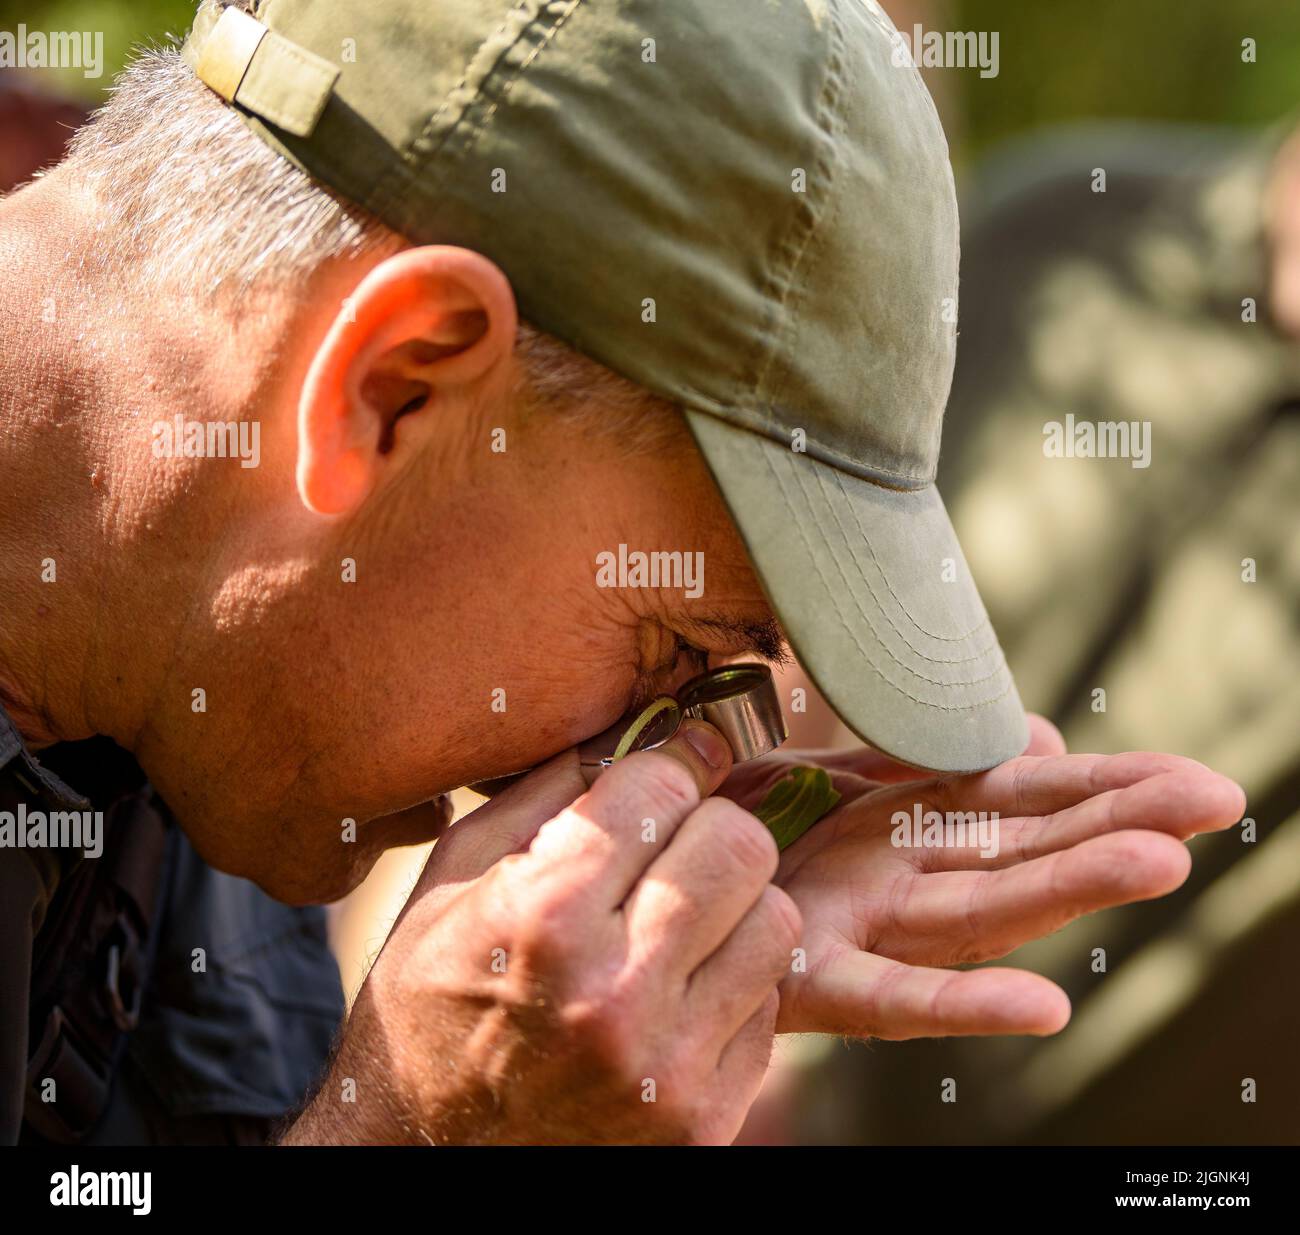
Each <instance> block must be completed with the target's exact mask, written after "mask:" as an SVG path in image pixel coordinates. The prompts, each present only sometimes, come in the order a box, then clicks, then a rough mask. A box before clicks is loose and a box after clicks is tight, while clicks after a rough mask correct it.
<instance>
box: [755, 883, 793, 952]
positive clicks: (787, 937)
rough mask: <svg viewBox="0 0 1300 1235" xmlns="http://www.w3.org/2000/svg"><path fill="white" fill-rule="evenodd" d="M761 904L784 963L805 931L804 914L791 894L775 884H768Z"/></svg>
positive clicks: (770, 933)
mask: <svg viewBox="0 0 1300 1235" xmlns="http://www.w3.org/2000/svg"><path fill="white" fill-rule="evenodd" d="M759 905H760V907H761V909H762V911H763V913H764V914H765V915H766V918H767V930H768V933H769V936H770V938H771V941H772V945H773V947H774V948H778V949H780V951H781V954H782V957H783V963H784V960H788V959H789V955H788V954H789V950H790V949H791V948H793V947H794V946H795V945H796V944H797V943H798V942H799V938H800V936H801V934H802V933H803V915H802V914H801V913H800V912H799V906H798V905H796V904H795V903H794V901H793V900H791V899H790V896H789V894H788V893H787V892H785V891H783V890H782V889H781V888H778V887H776V886H775V885H773V884H768V886H767V888H766V889H765V890H764V892H763V899H762V900H761V901H760V902H759Z"/></svg>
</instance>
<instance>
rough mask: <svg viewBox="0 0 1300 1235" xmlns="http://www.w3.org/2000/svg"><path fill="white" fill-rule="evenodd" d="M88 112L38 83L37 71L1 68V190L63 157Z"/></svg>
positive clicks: (80, 105) (2, 191)
mask: <svg viewBox="0 0 1300 1235" xmlns="http://www.w3.org/2000/svg"><path fill="white" fill-rule="evenodd" d="M88 114H89V112H88V111H87V110H86V108H85V106H84V105H83V104H81V103H78V102H77V101H75V100H73V99H67V98H63V97H61V96H60V95H58V94H56V93H54V92H53V91H52V90H49V89H47V88H45V87H43V86H41V84H40V83H39V80H38V79H37V76H36V74H34V73H30V74H24V73H19V72H17V71H15V70H9V71H5V70H0V193H7V192H8V191H9V190H10V189H12V188H15V187H17V186H18V185H20V184H24V183H25V182H26V181H28V180H30V179H31V178H32V175H33V174H34V173H35V172H38V171H40V170H41V169H42V168H45V167H50V166H52V165H53V164H55V163H57V162H58V161H59V160H60V159H62V158H63V152H64V150H65V149H66V148H67V145H68V139H69V138H70V137H71V136H72V132H73V130H74V129H75V128H76V127H77V126H78V125H79V124H81V123H82V122H83V121H84V120H85V119H86V116H87V115H88Z"/></svg>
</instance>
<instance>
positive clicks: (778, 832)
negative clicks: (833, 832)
mask: <svg viewBox="0 0 1300 1235" xmlns="http://www.w3.org/2000/svg"><path fill="white" fill-rule="evenodd" d="M839 800H840V795H839V793H837V792H836V790H835V787H834V786H833V785H832V784H831V778H830V775H829V773H828V772H827V771H826V769H825V768H814V767H808V766H806V765H804V766H800V767H796V768H791V769H790V771H789V772H788V773H786V775H785V776H783V777H782V778H781V779H780V780H779V781H777V782H776V784H775V785H773V786H772V788H771V789H769V790H768V791H767V794H766V796H765V797H764V798H763V800H762V802H760V803H759V805H758V809H757V810H756V811H755V812H754V814H755V815H756V816H757V817H758V818H759V819H761V820H762V821H763V823H765V824H766V825H767V829H768V831H769V832H771V833H772V835H773V836H774V837H775V838H776V847H777V848H778V849H787V848H789V847H790V846H791V845H793V844H794V843H795V841H797V840H798V839H799V838H800V837H801V836H802V835H803V834H804V833H805V832H806V831H808V829H809V828H810V827H812V825H813V824H814V823H816V822H817V821H818V820H819V819H820V818H822V816H824V815H826V814H828V813H829V812H830V811H832V810H833V809H834V808H835V805H836V803H838V802H839Z"/></svg>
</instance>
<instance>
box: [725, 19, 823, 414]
mask: <svg viewBox="0 0 1300 1235" xmlns="http://www.w3.org/2000/svg"><path fill="white" fill-rule="evenodd" d="M829 12H830V16H831V21H830V29H831V39H830V49H829V51H828V54H827V60H826V73H825V76H824V78H823V80H822V85H821V89H820V91H819V92H818V100H817V127H818V129H819V130H820V131H821V133H822V134H823V135H824V137H825V139H826V143H827V149H826V150H825V151H824V152H822V153H821V155H820V156H819V157H818V158H817V159H816V161H815V163H814V167H815V169H816V172H817V176H816V179H814V183H817V182H818V181H824V183H825V185H826V186H827V189H829V186H830V184H831V182H832V179H833V176H834V170H835V166H836V164H837V162H838V154H839V151H838V148H837V146H836V143H835V136H834V133H833V132H832V129H833V127H834V123H835V107H836V105H837V103H838V100H839V96H840V92H841V90H842V88H843V84H844V81H843V76H842V70H843V58H844V28H843V26H842V25H841V24H840V15H839V10H838V8H837V6H836V5H835V4H831V5H830V6H829ZM795 196H796V203H795V209H794V212H793V217H792V219H791V222H790V225H789V227H788V229H787V230H786V233H785V234H784V235H783V236H782V237H781V239H780V240H779V241H778V242H777V243H776V244H775V245H773V249H772V261H771V267H770V269H769V271H768V276H767V279H766V281H765V283H764V287H763V288H762V294H763V298H764V299H765V300H767V299H769V298H770V299H771V301H772V302H773V303H772V305H771V309H770V311H769V314H768V320H767V321H766V322H765V323H764V329H763V330H762V331H761V332H760V334H759V341H758V345H757V354H756V355H755V357H754V359H753V361H752V362H751V364H750V365H749V366H746V367H747V368H752V369H753V372H754V379H753V388H754V391H755V393H758V392H760V391H762V389H763V387H764V383H765V382H766V380H767V374H768V371H769V369H770V368H771V366H772V363H773V361H774V360H775V358H776V333H777V322H778V319H779V317H780V315H781V314H782V313H783V312H784V311H785V307H786V301H787V300H788V298H789V296H790V293H791V290H792V288H793V286H794V274H795V271H796V270H797V269H798V267H799V263H800V262H801V261H802V259H803V255H804V253H805V251H806V250H807V247H808V242H809V241H810V240H811V238H812V234H813V231H814V230H815V228H816V225H817V221H818V213H817V211H816V210H815V209H814V208H813V205H812V202H811V201H809V200H807V199H808V197H809V195H808V194H796V195H795ZM787 254H788V258H787V261H786V263H785V264H784V265H783V264H782V260H781V259H782V257H783V256H784V255H787ZM778 286H779V287H780V289H781V290H780V291H779V292H778V291H777V288H778Z"/></svg>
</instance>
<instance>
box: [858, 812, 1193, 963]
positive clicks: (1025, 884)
mask: <svg viewBox="0 0 1300 1235" xmlns="http://www.w3.org/2000/svg"><path fill="white" fill-rule="evenodd" d="M1191 864H1192V859H1191V855H1190V854H1189V853H1188V851H1187V848H1186V846H1185V845H1183V844H1181V843H1180V842H1179V841H1177V840H1175V839H1174V838H1173V837H1172V836H1164V835H1162V834H1161V833H1159V832H1146V831H1128V832H1116V833H1114V834H1112V835H1109V836H1098V837H1094V838H1093V839H1091V840H1086V841H1083V842H1082V843H1080V844H1078V845H1075V846H1074V847H1073V848H1071V849H1066V850H1063V851H1062V852H1060V853H1054V854H1050V855H1048V856H1047V857H1042V858H1038V859H1036V860H1034V861H1032V862H1025V863H1023V864H1022V865H1020V866H1013V867H1010V868H1009V869H1007V870H1000V871H987V872H985V871H951V872H943V873H940V874H933V875H917V876H915V878H914V880H913V881H911V882H910V884H909V886H908V887H907V888H906V889H905V890H904V891H903V893H902V895H901V896H900V897H899V899H898V901H897V902H896V905H895V908H894V911H893V912H892V913H891V914H890V915H889V919H888V920H889V926H888V929H887V931H886V932H885V933H882V934H881V935H880V936H878V937H877V938H876V940H875V941H874V942H873V945H872V946H873V949H874V950H876V951H882V952H884V953H886V954H887V955H889V956H892V957H895V958H897V959H899V960H908V959H910V958H912V957H916V958H918V959H919V958H920V957H922V956H924V958H925V961H926V963H927V964H957V963H961V962H965V961H980V960H987V959H989V958H991V957H997V956H1005V955H1006V954H1007V953H1008V952H1010V951H1011V950H1012V949H1013V948H1017V947H1019V946H1020V945H1021V944H1022V943H1025V942H1026V941H1027V940H1030V939H1038V938H1040V937H1041V936H1043V935H1048V934H1050V933H1051V932H1052V931H1055V930H1058V929H1060V928H1061V927H1062V926H1064V925H1065V924H1066V923H1067V922H1071V921H1073V920H1074V919H1075V918H1077V917H1080V916H1081V915H1082V914H1085V913H1092V912H1094V911H1095V910H1098V909H1108V908H1110V907H1112V906H1114V905H1127V904H1129V903H1130V902H1132V901H1142V900H1151V899H1152V898H1154V897H1157V896H1164V895H1166V894H1167V893H1169V892H1172V891H1173V890H1174V889H1175V888H1177V887H1179V886H1180V885H1181V884H1182V882H1183V881H1184V880H1185V879H1186V878H1187V875H1188V872H1189V871H1190V870H1191ZM922 937H923V938H922Z"/></svg>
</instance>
